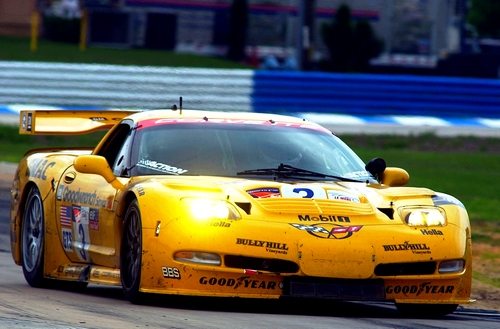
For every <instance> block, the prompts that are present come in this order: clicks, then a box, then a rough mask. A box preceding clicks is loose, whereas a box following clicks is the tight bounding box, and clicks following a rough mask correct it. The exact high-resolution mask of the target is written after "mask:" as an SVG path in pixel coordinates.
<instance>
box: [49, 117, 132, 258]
mask: <svg viewBox="0 0 500 329" xmlns="http://www.w3.org/2000/svg"><path fill="white" fill-rule="evenodd" d="M132 132H133V129H132V128H131V125H130V124H127V123H121V124H119V125H118V126H117V127H115V128H113V130H112V132H111V133H110V134H109V135H108V137H107V139H106V141H104V143H102V144H101V145H102V146H101V148H100V150H98V152H97V153H96V154H97V155H102V156H104V157H105V158H106V159H107V161H108V163H109V164H110V167H111V168H112V169H113V171H114V173H115V175H117V176H120V175H121V173H123V172H124V168H126V166H127V163H128V160H127V159H128V154H129V151H130V145H131V143H132ZM119 179H120V180H122V181H123V182H124V183H126V180H127V179H128V178H126V177H123V178H119ZM118 192H119V191H118V190H117V189H116V188H115V187H113V186H112V185H111V184H109V183H108V182H106V180H105V179H104V178H103V177H102V176H100V175H95V174H86V173H80V172H77V171H76V170H75V169H74V167H73V166H71V167H69V168H68V169H67V170H66V171H65V173H64V174H63V176H62V179H61V181H60V183H59V185H58V187H57V196H56V209H57V212H58V215H59V226H60V230H61V244H62V246H63V248H64V250H65V252H66V254H67V256H68V257H69V259H70V260H71V261H73V262H80V263H92V264H97V265H102V266H110V267H115V266H118V265H119V264H118V262H119V261H118V259H117V252H118V251H119V241H120V237H119V236H117V235H118V234H119V233H118V232H119V229H120V223H119V222H118V220H117V219H116V218H115V210H116V206H117V204H116V201H115V198H116V195H117V193H118Z"/></svg>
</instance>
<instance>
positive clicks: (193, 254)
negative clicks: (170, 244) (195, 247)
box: [174, 251, 221, 265]
mask: <svg viewBox="0 0 500 329" xmlns="http://www.w3.org/2000/svg"><path fill="white" fill-rule="evenodd" d="M174 259H175V260H176V261H178V262H184V263H195V264H202V265H220V264H221V258H220V256H219V255H217V254H214V253H210V252H202V251H178V252H176V253H175V254H174Z"/></svg>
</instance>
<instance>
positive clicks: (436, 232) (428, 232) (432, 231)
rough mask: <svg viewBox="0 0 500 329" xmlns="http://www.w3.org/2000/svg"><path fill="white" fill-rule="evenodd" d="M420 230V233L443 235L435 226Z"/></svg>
mask: <svg viewBox="0 0 500 329" xmlns="http://www.w3.org/2000/svg"><path fill="white" fill-rule="evenodd" d="M420 232H422V235H444V234H443V231H441V230H436V229H435V228H433V229H432V230H427V229H421V230H420Z"/></svg>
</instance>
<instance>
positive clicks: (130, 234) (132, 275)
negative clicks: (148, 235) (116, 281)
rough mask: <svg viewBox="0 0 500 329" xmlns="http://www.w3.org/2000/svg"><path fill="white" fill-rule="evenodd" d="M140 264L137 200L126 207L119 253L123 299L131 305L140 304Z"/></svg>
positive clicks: (140, 242) (140, 227) (140, 238)
mask: <svg viewBox="0 0 500 329" xmlns="http://www.w3.org/2000/svg"><path fill="white" fill-rule="evenodd" d="M141 263H142V223H141V213H140V211H139V205H138V204H137V200H134V201H133V202H132V203H131V204H130V205H129V207H128V209H127V213H126V214H125V222H124V226H123V234H122V245H121V253H120V276H121V281H122V286H123V292H124V294H125V297H126V298H127V299H128V300H130V301H131V302H132V303H140V302H141V297H142V294H141V293H140V292H139V287H140V282H141Z"/></svg>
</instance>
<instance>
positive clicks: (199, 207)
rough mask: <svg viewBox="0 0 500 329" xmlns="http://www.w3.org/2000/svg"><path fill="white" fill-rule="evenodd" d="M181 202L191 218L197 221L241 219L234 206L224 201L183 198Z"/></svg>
mask: <svg viewBox="0 0 500 329" xmlns="http://www.w3.org/2000/svg"><path fill="white" fill-rule="evenodd" d="M182 201H183V202H184V203H185V204H186V206H187V210H188V213H189V214H190V216H191V218H193V219H194V220H197V221H207V220H213V219H218V220H222V219H240V218H241V216H240V214H239V213H238V211H237V210H236V209H235V208H234V206H233V205H231V204H230V203H229V202H227V201H224V200H217V199H197V198H185V199H182Z"/></svg>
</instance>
